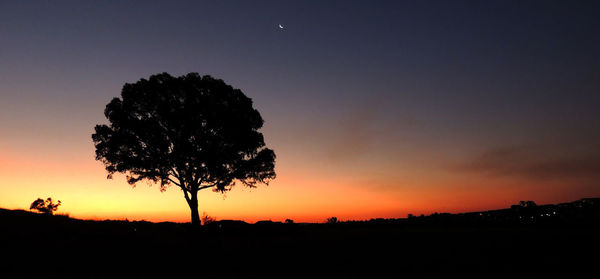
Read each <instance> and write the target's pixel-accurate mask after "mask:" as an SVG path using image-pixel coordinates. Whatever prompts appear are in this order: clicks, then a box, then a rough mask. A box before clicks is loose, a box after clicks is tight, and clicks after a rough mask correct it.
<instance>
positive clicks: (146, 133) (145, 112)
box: [92, 73, 275, 225]
mask: <svg viewBox="0 0 600 279" xmlns="http://www.w3.org/2000/svg"><path fill="white" fill-rule="evenodd" d="M104 115H105V116H106V118H107V119H108V120H109V122H110V124H109V125H96V127H95V133H94V134H93V135H92V139H93V141H94V145H95V147H96V160H99V161H101V162H102V163H103V164H104V165H105V168H106V170H107V171H108V178H112V176H113V174H114V173H124V174H125V175H126V177H127V182H128V183H129V184H131V185H135V183H136V182H138V181H141V180H147V181H151V182H154V183H159V184H160V189H161V191H164V190H165V189H166V188H167V187H168V186H169V185H171V184H174V185H176V186H178V187H179V188H181V190H182V191H183V193H184V197H185V200H186V201H187V203H188V205H189V207H190V210H191V221H192V224H194V225H200V217H199V214H198V191H199V190H202V189H208V188H212V189H213V190H214V191H215V192H221V193H224V192H226V191H229V190H230V189H231V187H232V186H234V185H235V183H236V181H239V182H241V183H242V184H243V185H245V186H248V187H256V185H257V184H268V183H269V181H270V180H272V179H274V178H275V171H274V167H275V152H273V150H271V149H269V148H266V146H265V142H264V139H263V135H262V133H260V132H259V131H258V129H260V128H261V127H262V125H263V122H264V121H263V119H262V117H261V115H260V113H259V112H258V111H257V110H256V109H254V108H253V107H252V99H250V98H248V97H247V96H246V95H244V93H242V91H241V90H239V89H234V88H233V87H231V86H230V85H228V84H226V83H225V82H224V81H223V80H220V79H215V78H213V77H211V76H200V75H198V74H197V73H189V74H187V75H185V76H180V77H173V76H171V75H169V74H167V73H162V74H158V75H153V76H151V77H150V78H149V79H147V80H146V79H141V80H139V81H138V82H136V83H133V84H125V85H124V86H123V89H122V92H121V98H114V99H113V100H112V101H110V102H109V103H108V104H107V105H106V109H105V111H104Z"/></svg>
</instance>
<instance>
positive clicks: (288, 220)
mask: <svg viewBox="0 0 600 279" xmlns="http://www.w3.org/2000/svg"><path fill="white" fill-rule="evenodd" d="M285 223H286V224H293V223H294V220H292V219H285Z"/></svg>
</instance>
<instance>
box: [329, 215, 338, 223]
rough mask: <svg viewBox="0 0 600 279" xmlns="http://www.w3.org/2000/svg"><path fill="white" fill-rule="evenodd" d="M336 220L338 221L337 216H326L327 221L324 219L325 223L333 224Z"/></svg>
mask: <svg viewBox="0 0 600 279" xmlns="http://www.w3.org/2000/svg"><path fill="white" fill-rule="evenodd" d="M337 222H338V218H337V217H329V218H327V221H326V223H327V224H335V223H337Z"/></svg>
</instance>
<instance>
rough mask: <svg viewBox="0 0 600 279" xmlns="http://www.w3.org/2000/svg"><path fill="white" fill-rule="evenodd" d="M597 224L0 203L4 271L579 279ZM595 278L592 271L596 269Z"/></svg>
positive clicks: (589, 260)
mask: <svg viewBox="0 0 600 279" xmlns="http://www.w3.org/2000/svg"><path fill="white" fill-rule="evenodd" d="M599 232H600V223H597V222H591V223H590V222H586V223H570V224H565V223H556V224H552V223H544V224H503V225H499V226H494V225H493V224H485V225H481V224H460V225H453V224H440V223H426V222H422V223H402V222H386V221H385V220H384V221H379V222H348V223H337V224H282V223H261V224H252V225H249V224H245V223H239V222H227V221H223V222H220V223H219V222H216V223H213V224H210V225H209V226H205V227H202V228H200V229H196V230H194V229H192V228H191V227H190V226H189V225H188V224H176V223H149V222H126V221H83V220H77V219H70V218H68V217H65V216H45V215H39V214H34V213H30V212H25V211H12V210H0V236H1V239H2V244H1V245H2V246H1V248H2V254H3V258H4V259H3V260H2V262H1V263H0V268H1V270H2V271H3V274H12V276H8V277H4V276H0V277H2V278H26V277H34V276H35V277H42V276H44V277H45V275H51V276H56V277H74V276H76V277H79V278H89V277H107V276H110V277H111V278H112V277H117V278H121V277H130V278H131V277H133V278H142V277H146V276H148V275H152V276H153V277H158V275H165V276H167V278H176V277H178V276H180V275H191V276H193V277H194V278H198V277H200V278H201V277H206V278H217V277H221V278H223V277H224V278H230V277H254V278H256V277H280V278H288V277H303V278H306V277H308V278H315V277H316V278H322V277H332V278H420V277H434V278H440V277H447V276H453V277H454V276H459V278H460V277H478V278H490V277H494V278H507V277H517V278H540V277H550V278H553V277H556V278H559V277H566V278H575V277H579V276H578V275H583V274H586V273H588V274H597V272H596V271H597V269H596V266H597V265H598V260H600V256H599V253H600V249H599V248H600V238H599V236H600V234H599ZM593 277H594V276H593Z"/></svg>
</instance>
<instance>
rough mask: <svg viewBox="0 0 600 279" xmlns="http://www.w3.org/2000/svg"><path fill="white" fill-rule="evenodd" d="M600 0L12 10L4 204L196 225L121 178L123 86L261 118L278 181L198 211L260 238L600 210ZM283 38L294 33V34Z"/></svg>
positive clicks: (0, 66) (0, 168) (3, 85)
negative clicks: (289, 227)
mask: <svg viewBox="0 0 600 279" xmlns="http://www.w3.org/2000/svg"><path fill="white" fill-rule="evenodd" d="M599 15H600V3H599V2H598V1H366V0H365V1H1V0H0V178H1V179H0V207H1V208H8V209H28V208H29V204H30V203H31V202H32V201H33V200H34V199H36V198H38V197H40V198H46V197H52V198H53V199H59V200H61V201H62V203H63V205H62V206H61V207H60V208H59V211H58V213H68V214H70V216H71V217H75V218H85V219H87V218H93V219H129V220H142V219H143V220H149V221H177V222H188V221H189V219H190V216H189V208H188V206H187V204H186V202H185V200H184V197H183V193H182V192H181V190H179V189H178V188H177V187H171V188H169V189H168V190H167V191H166V192H160V191H159V187H158V186H157V185H150V186H148V185H147V184H146V183H143V182H142V183H138V185H137V186H136V187H135V188H132V187H131V186H130V185H128V184H127V182H126V181H125V178H124V176H123V175H115V177H114V178H113V179H112V180H108V179H107V178H106V176H107V173H106V171H105V170H104V167H103V165H102V164H101V163H100V162H98V161H95V160H94V145H93V143H92V140H91V134H92V133H93V128H94V126H95V125H96V124H104V123H107V120H106V118H105V117H104V115H103V111H104V108H105V106H106V104H107V103H108V102H109V101H110V100H111V99H112V98H114V97H118V96H120V92H121V88H122V86H123V85H124V84H125V83H132V82H135V81H137V80H139V79H141V78H148V77H149V76H150V75H152V74H156V73H161V72H168V73H170V74H171V75H174V76H179V75H184V74H187V73H189V72H198V73H199V74H201V75H204V74H209V75H212V76H214V77H216V78H220V79H223V80H224V81H225V82H226V83H228V84H230V85H232V86H234V87H236V88H239V89H241V90H242V91H243V92H244V93H245V94H246V95H247V96H249V97H250V98H252V99H253V101H254V106H255V108H257V109H258V110H259V112H260V113H261V115H262V117H263V118H264V119H265V125H264V127H263V129H262V130H261V131H262V132H263V134H264V137H265V141H266V143H267V146H268V147H269V148H271V149H273V150H274V151H275V153H276V154H277V159H276V169H275V170H276V173H277V179H275V180H274V181H273V182H272V183H271V184H270V185H269V186H262V187H258V188H256V189H248V188H243V187H242V186H237V188H235V189H234V190H232V191H231V192H228V193H227V194H226V195H225V196H224V195H222V194H218V193H214V192H211V191H210V190H203V191H201V192H200V193H199V200H200V202H199V203H200V206H199V210H200V212H206V213H207V214H208V215H210V216H213V217H216V218H217V219H241V220H245V221H249V222H254V221H256V220H265V219H271V220H274V221H282V220H285V219H287V218H290V219H293V220H295V221H296V222H322V221H324V220H325V219H326V218H327V217H331V216H337V217H338V218H339V219H342V220H348V219H355V220H358V219H369V218H377V217H384V218H400V217H402V218H403V217H406V215H407V214H408V213H412V214H422V213H424V214H429V213H432V212H465V211H477V210H487V209H497V208H505V207H509V206H510V205H511V204H515V203H518V202H519V201H520V200H534V201H536V202H537V203H538V204H540V203H542V204H543V203H559V202H568V201H573V200H576V199H579V198H584V197H600V16H599ZM279 24H281V25H282V26H283V27H284V28H283V29H281V28H279Z"/></svg>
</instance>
